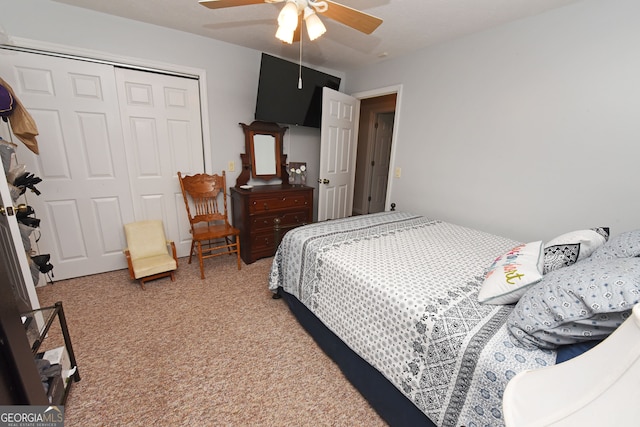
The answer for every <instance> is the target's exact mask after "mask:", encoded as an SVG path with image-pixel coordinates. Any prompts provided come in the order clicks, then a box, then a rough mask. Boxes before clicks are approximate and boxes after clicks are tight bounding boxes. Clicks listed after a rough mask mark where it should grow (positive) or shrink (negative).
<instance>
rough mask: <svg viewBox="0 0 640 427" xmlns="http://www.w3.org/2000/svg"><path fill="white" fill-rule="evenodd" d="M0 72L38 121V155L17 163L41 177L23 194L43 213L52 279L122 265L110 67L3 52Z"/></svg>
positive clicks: (122, 161)
mask: <svg viewBox="0 0 640 427" xmlns="http://www.w3.org/2000/svg"><path fill="white" fill-rule="evenodd" d="M2 59H3V60H2V62H0V73H1V74H2V76H3V77H4V79H5V80H6V81H7V82H8V83H9V84H10V85H11V86H12V87H13V89H14V91H15V92H16V95H17V96H18V98H19V99H20V100H21V101H22V103H23V104H24V106H25V108H26V109H27V110H28V111H29V113H30V114H31V116H32V117H33V118H34V120H35V122H36V123H37V125H38V130H39V133H40V134H39V136H38V144H39V149H40V155H39V156H36V155H34V154H33V153H31V152H30V151H28V150H27V149H26V147H24V146H21V144H19V148H18V150H17V154H18V162H20V163H24V164H26V166H27V170H28V171H30V172H32V173H34V174H35V175H36V176H38V177H40V178H42V182H41V183H39V184H37V185H36V187H37V188H38V190H40V192H41V194H40V195H39V196H38V195H35V194H34V193H31V192H30V191H27V193H26V199H27V202H28V204H29V205H31V206H33V208H34V210H35V213H36V217H38V218H40V220H41V222H40V229H39V232H40V234H41V238H40V240H39V242H38V244H37V249H38V251H39V252H40V253H49V254H51V263H52V264H53V265H54V267H55V268H54V270H53V272H52V273H53V274H54V277H55V278H56V279H57V280H60V279H66V278H70V277H78V276H84V275H88V274H94V273H98V272H104V271H110V270H116V269H120V268H123V265H124V266H126V264H123V263H124V258H123V255H122V248H123V247H125V239H124V233H123V232H122V226H123V223H125V222H128V221H132V220H133V219H134V215H133V208H132V205H131V190H130V186H129V175H128V171H127V166H126V157H125V153H124V145H123V139H122V131H121V129H120V114H119V111H118V102H117V95H116V85H115V80H114V77H113V67H111V66H109V65H105V64H97V63H92V62H86V61H80V60H72V59H66V58H58V57H53V56H45V55H39V54H33V53H23V52H12V53H9V54H4V55H3V58H2ZM13 140H14V141H17V139H16V138H15V136H14V137H13Z"/></svg>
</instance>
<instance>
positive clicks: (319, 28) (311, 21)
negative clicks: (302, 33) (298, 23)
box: [304, 7, 327, 40]
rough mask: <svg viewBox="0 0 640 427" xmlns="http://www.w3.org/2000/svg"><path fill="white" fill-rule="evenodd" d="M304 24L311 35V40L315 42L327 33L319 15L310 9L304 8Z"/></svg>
mask: <svg viewBox="0 0 640 427" xmlns="http://www.w3.org/2000/svg"><path fill="white" fill-rule="evenodd" d="M304 22H305V23H306V25H307V34H309V40H315V39H317V38H318V37H320V36H321V35H323V34H324V33H326V32H327V28H326V27H325V26H324V24H323V23H322V21H321V20H320V18H319V17H318V15H316V13H315V12H314V11H313V10H312V9H311V8H310V7H305V8H304Z"/></svg>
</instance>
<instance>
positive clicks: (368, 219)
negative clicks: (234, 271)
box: [269, 212, 555, 427]
mask: <svg viewBox="0 0 640 427" xmlns="http://www.w3.org/2000/svg"><path fill="white" fill-rule="evenodd" d="M517 243H518V242H515V241H513V240H509V239H505V238H502V237H498V236H494V235H491V234H488V233H483V232H480V231H477V230H473V229H469V228H465V227H461V226H457V225H453V224H449V223H446V222H442V221H434V220H429V219H427V218H425V217H421V216H416V215H412V214H408V213H402V212H385V213H380V214H373V215H365V216H361V217H353V218H346V219H342V220H333V221H328V222H323V223H317V224H310V225H307V226H304V227H300V228H296V229H294V230H292V231H290V232H288V233H287V234H286V235H285V237H284V239H283V241H282V243H281V245H280V247H279V249H278V251H277V253H276V256H275V258H274V261H273V265H272V268H271V275H270V279H269V288H270V289H271V290H273V291H275V290H276V289H277V288H278V287H279V286H280V287H282V288H283V289H284V290H285V291H286V292H288V293H290V294H293V295H294V296H295V297H296V298H298V299H299V300H300V301H301V302H302V303H303V304H304V305H305V306H306V307H307V308H309V309H310V310H311V311H312V312H313V313H314V314H315V315H316V316H317V317H318V318H319V319H320V320H321V321H322V322H323V323H324V324H325V325H326V326H327V327H328V328H329V329H331V330H332V331H333V332H334V333H335V334H336V335H337V336H338V337H340V338H341V339H342V341H344V342H345V343H346V344H347V345H348V346H349V347H350V348H351V349H352V350H354V351H355V352H356V353H357V354H359V355H360V356H361V357H362V358H363V359H365V360H366V361H367V362H368V363H369V364H371V365H372V366H374V367H375V368H376V369H377V370H378V371H380V372H381V373H382V374H383V375H384V376H385V377H386V378H387V379H389V380H390V381H391V382H392V383H393V384H394V385H395V386H396V387H397V388H398V389H399V390H401V391H402V392H403V393H404V394H405V395H406V396H407V398H408V399H410V400H411V401H412V402H413V403H414V404H415V405H416V406H417V407H418V408H420V409H421V410H422V411H423V412H424V413H425V414H426V415H427V416H428V417H429V418H430V419H431V420H432V421H433V422H434V423H435V424H437V425H440V426H460V425H464V426H467V427H474V426H478V427H479V426H501V425H503V424H504V422H503V418H502V394H503V391H504V388H505V386H506V384H507V382H508V381H509V380H510V379H511V378H512V377H513V376H514V375H515V374H517V373H518V372H520V371H522V370H525V369H535V368H539V367H542V366H546V365H550V364H553V363H554V360H555V353H554V352H552V351H542V350H526V349H524V348H522V347H519V346H517V345H516V344H514V343H512V341H511V340H510V338H509V334H508V332H507V330H506V328H505V326H504V322H505V320H506V317H507V316H508V314H509V313H510V311H511V310H512V308H513V307H512V306H492V305H481V304H479V303H478V301H477V294H478V289H479V286H480V284H481V283H482V280H483V274H484V269H485V268H486V267H487V266H489V265H490V264H491V262H492V261H493V260H494V259H495V258H496V257H497V256H498V255H501V254H502V253H504V252H506V251H507V250H508V249H510V248H512V247H513V246H515V245H516V244H517Z"/></svg>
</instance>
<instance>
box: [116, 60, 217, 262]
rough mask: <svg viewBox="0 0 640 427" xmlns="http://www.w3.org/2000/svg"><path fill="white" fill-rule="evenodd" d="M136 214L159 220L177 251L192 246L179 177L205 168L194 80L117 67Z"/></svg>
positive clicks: (180, 253)
mask: <svg viewBox="0 0 640 427" xmlns="http://www.w3.org/2000/svg"><path fill="white" fill-rule="evenodd" d="M116 80H117V85H118V98H119V100H120V111H121V114H122V131H123V135H124V139H125V147H126V152H127V161H128V167H129V175H130V177H131V188H132V193H133V209H134V211H135V215H136V218H145V219H161V220H162V221H163V222H164V225H165V229H166V231H167V235H168V236H169V238H170V239H172V240H174V242H175V243H176V250H177V252H178V256H187V255H188V254H189V250H190V248H191V239H190V237H189V238H188V239H185V238H184V236H185V233H186V235H188V234H189V221H188V220H187V218H186V214H183V212H184V211H185V207H184V201H183V199H182V193H181V191H180V183H179V182H178V176H177V173H178V171H180V172H182V173H184V174H193V173H201V172H204V154H203V149H202V125H201V120H200V95H199V86H198V84H199V83H198V81H197V80H194V79H188V78H183V77H176V76H168V75H164V74H153V73H147V72H142V71H138V70H129V69H122V68H116Z"/></svg>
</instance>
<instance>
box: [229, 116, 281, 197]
mask: <svg viewBox="0 0 640 427" xmlns="http://www.w3.org/2000/svg"><path fill="white" fill-rule="evenodd" d="M240 126H242V130H243V131H244V144H245V153H244V154H240V158H241V159H242V172H241V173H240V175H239V176H238V178H237V179H236V187H240V186H241V185H245V184H246V183H247V182H249V178H251V177H253V178H254V179H262V180H265V181H270V180H272V179H275V178H280V179H281V180H282V184H283V185H289V173H288V172H287V155H286V154H282V140H283V138H284V133H285V132H286V131H287V129H288V128H286V127H281V126H279V125H278V124H277V123H272V122H261V121H254V122H252V123H251V124H250V125H246V124H244V123H240ZM256 135H270V136H273V138H274V149H275V153H274V161H275V165H274V166H275V168H274V171H275V172H274V173H273V174H258V173H257V172H256V171H257V168H256V161H255V160H256V150H255V136H256Z"/></svg>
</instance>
